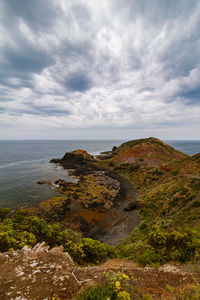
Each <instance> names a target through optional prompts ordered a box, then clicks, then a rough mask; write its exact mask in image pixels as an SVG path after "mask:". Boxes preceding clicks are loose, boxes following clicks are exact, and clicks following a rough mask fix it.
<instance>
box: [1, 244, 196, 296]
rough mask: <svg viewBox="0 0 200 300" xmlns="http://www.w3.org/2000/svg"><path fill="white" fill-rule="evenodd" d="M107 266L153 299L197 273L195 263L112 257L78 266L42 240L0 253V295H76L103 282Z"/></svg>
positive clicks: (165, 294) (168, 294) (164, 294)
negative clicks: (142, 263)
mask: <svg viewBox="0 0 200 300" xmlns="http://www.w3.org/2000/svg"><path fill="white" fill-rule="evenodd" d="M109 270H112V271H116V272H117V271H123V272H124V273H125V274H127V275H128V276H129V277H134V278H135V279H136V280H137V285H138V286H139V287H140V288H141V289H142V290H143V291H144V292H146V293H149V294H150V295H151V296H152V297H153V298H154V299H174V298H173V297H172V296H171V295H170V292H169V291H168V289H167V288H166V286H167V285H169V286H171V287H175V288H183V287H186V286H188V285H191V284H192V283H193V282H194V278H196V279H197V280H198V281H199V280H200V276H199V274H198V272H195V270H194V266H192V265H190V266H188V267H187V266H186V267H184V266H183V267H181V266H173V265H170V264H169V265H165V266H163V267H162V268H160V269H158V270H156V269H154V268H139V267H138V266H137V265H136V264H135V263H134V262H132V261H128V260H122V259H112V260H108V261H107V262H105V263H103V264H101V265H97V266H90V267H77V266H75V265H74V263H73V261H72V259H71V257H70V256H69V255H68V253H64V252H63V251H62V248H61V247H59V248H54V249H51V250H49V249H48V247H45V246H44V244H38V245H36V246H35V247H34V248H33V249H32V250H31V249H28V247H25V248H23V249H22V250H18V251H13V252H10V253H9V252H6V253H1V254H0V299H1V300H4V299H5V300H7V299H9V300H11V299H16V300H25V299H27V300H28V299H31V300H32V299H41V300H42V299H52V297H54V296H59V297H60V299H75V297H76V294H77V293H78V292H79V291H81V290H83V289H84V288H85V287H86V286H87V285H96V284H99V283H101V282H102V277H103V273H104V272H105V271H106V272H108V271H109Z"/></svg>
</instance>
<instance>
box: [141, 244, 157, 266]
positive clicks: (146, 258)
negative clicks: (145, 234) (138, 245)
mask: <svg viewBox="0 0 200 300" xmlns="http://www.w3.org/2000/svg"><path fill="white" fill-rule="evenodd" d="M137 261H138V263H139V264H141V265H143V266H146V265H148V266H155V263H156V262H158V261H159V258H158V255H157V253H156V251H155V250H154V249H153V248H150V247H149V248H148V249H146V250H145V251H144V253H143V254H142V255H140V256H139V257H138V259H137Z"/></svg>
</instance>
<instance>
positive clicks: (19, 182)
mask: <svg viewBox="0 0 200 300" xmlns="http://www.w3.org/2000/svg"><path fill="white" fill-rule="evenodd" d="M166 142H167V143H168V144H170V145H171V146H173V147H174V148H176V149H178V150H180V151H182V152H185V153H187V154H189V155H193V154H196V153H199V152H200V141H166ZM121 143H122V141H119V140H118V141H0V207H10V208H17V207H22V206H33V205H36V204H37V203H39V202H40V201H42V200H45V199H48V198H50V197H52V196H54V195H56V191H55V190H54V189H53V188H52V186H48V185H38V184H37V181H43V180H48V181H51V182H53V181H55V180H56V179H58V178H62V179H65V180H72V178H71V177H70V176H69V175H68V173H67V171H66V170H63V169H62V167H58V166H56V165H54V164H50V163H49V161H50V159H52V158H56V157H58V158H60V157H62V156H63V155H64V154H65V152H68V151H72V150H75V149H78V148H83V149H85V150H87V151H88V152H89V153H91V154H93V155H96V154H98V153H99V152H101V151H106V150H111V149H112V147H113V146H114V145H116V146H119V145H120V144H121Z"/></svg>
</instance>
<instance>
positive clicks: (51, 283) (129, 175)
mask: <svg viewBox="0 0 200 300" xmlns="http://www.w3.org/2000/svg"><path fill="white" fill-rule="evenodd" d="M51 163H55V164H59V165H61V166H62V167H63V168H64V169H66V170H67V171H68V172H69V174H70V175H71V176H74V178H75V180H74V182H66V181H64V180H61V179H59V178H58V179H57V180H56V181H55V182H53V183H50V182H48V181H46V182H38V184H44V183H46V184H49V185H50V184H51V185H53V186H54V188H56V190H57V192H58V194H59V195H58V196H56V197H53V198H51V199H48V200H45V201H43V202H41V203H40V204H39V206H38V207H37V208H30V209H27V210H22V211H19V212H16V214H15V215H14V216H12V215H11V216H10V217H9V212H8V211H7V212H6V211H2V212H1V211H0V220H1V227H0V229H1V231H0V241H1V243H0V249H1V251H2V252H4V253H2V254H1V255H0V264H1V266H2V270H3V271H2V272H1V274H0V283H1V290H0V296H1V297H2V299H4V298H5V299H59V300H60V299H75V297H76V295H77V293H78V291H81V290H83V289H84V288H85V287H86V286H88V285H92V286H96V285H101V286H102V285H104V284H105V279H104V272H105V271H106V272H110V271H112V272H115V274H117V272H119V271H120V272H122V273H120V274H121V275H120V276H121V277H120V278H122V277H123V276H124V278H129V279H128V280H129V285H130V284H132V285H136V288H135V289H134V292H133V291H132V292H131V290H130V289H129V290H128V289H127V290H126V292H125V291H123V289H122V287H121V290H120V289H119V290H118V291H117V292H116V288H115V291H114V293H115V295H116V297H118V295H119V294H118V293H119V292H120V291H122V293H123V292H124V293H126V296H127V293H129V295H131V296H130V297H129V298H125V299H200V289H199V284H200V283H199V282H200V278H199V270H200V217H199V216H200V154H196V155H194V156H188V155H186V154H184V153H182V152H180V151H177V150H176V149H174V148H172V147H170V146H169V145H167V144H166V143H164V142H162V141H160V140H158V139H155V138H148V139H139V140H134V141H129V142H127V143H123V144H122V145H121V146H119V147H113V149H112V150H111V151H107V152H104V153H101V154H100V155H98V156H97V157H93V156H92V155H90V154H89V153H87V152H86V151H85V150H82V149H78V150H74V151H72V152H68V153H66V154H65V155H64V156H63V158H57V159H52V160H51ZM7 215H8V217H7ZM55 223H57V224H55ZM77 232H78V234H77ZM97 240H98V241H97ZM42 241H45V245H44V243H43V244H37V243H41V242H42ZM99 241H100V242H101V243H100V242H99ZM102 242H104V243H106V244H102ZM36 244H37V245H36ZM46 244H48V245H49V246H50V247H51V248H50V249H49V248H48V247H46ZM108 244H110V245H114V247H111V246H109V245H108ZM24 245H29V247H33V249H32V250H31V249H29V248H28V247H26V246H25V247H24ZM35 245H36V246H35ZM59 245H62V247H59V248H58V247H56V248H53V247H55V246H59ZM20 248H22V249H21V250H17V249H20ZM9 249H10V252H6V251H8V250H9ZM63 251H65V252H63ZM67 252H69V253H70V255H71V256H72V257H73V260H74V261H75V263H74V262H73V260H72V259H71V257H70V255H69V254H68V253H67ZM108 258H111V259H109V260H108ZM105 260H107V261H106V262H104V263H103V264H102V262H103V261H105ZM100 262H101V265H96V264H99V263H100ZM88 263H89V264H90V263H92V264H95V266H94V265H93V266H84V264H88ZM77 264H79V266H77ZM80 265H82V266H80ZM123 274H124V275H123ZM114 276H117V275H114ZM127 276H128V277H127ZM132 276H133V277H134V281H131V280H132V279H131V278H132ZM115 278H117V277H115ZM120 280H121V279H120ZM126 280H127V279H126ZM130 282H131V283H130ZM134 282H135V283H134ZM115 284H117V285H118V286H119V285H120V284H123V281H118V280H117V279H116V280H115ZM138 288H139V289H141V290H142V291H144V292H145V293H146V292H147V293H148V294H150V295H151V296H152V297H153V298H150V296H148V297H149V298H148V297H147V298H145V297H146V296H144V297H143V296H142V294H141V293H140V292H138ZM93 292H94V291H93ZM93 292H92V293H93ZM131 293H132V294H131ZM124 295H125V294H124ZM3 297H4V298H3ZM20 297H21V298H20ZM53 297H54V298H53ZM55 297H57V298H55ZM127 297H128V296H127ZM181 297H182V298H181ZM192 297H193V298H192ZM78 299H90V298H78ZM92 299H93V298H92ZM101 299H102V298H101ZM113 299H118V298H113ZM120 299H121V298H120ZM122 299H124V298H122Z"/></svg>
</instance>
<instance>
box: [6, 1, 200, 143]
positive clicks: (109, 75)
mask: <svg viewBox="0 0 200 300" xmlns="http://www.w3.org/2000/svg"><path fill="white" fill-rule="evenodd" d="M20 1H21V0H20ZM20 1H19V2H20ZM48 3H49V7H50V8H48V9H49V11H50V12H49V18H48V12H47V14H46V15H45V16H46V19H44V20H43V22H42V24H40V22H39V20H40V18H39V16H38V18H37V19H34V18H33V19H31V20H30V19H28V17H27V18H26V9H25V8H23V7H22V10H23V9H24V11H23V14H21V15H20V13H19V11H18V12H16V13H15V10H14V12H13V14H14V17H13V23H12V20H10V19H9V15H8V12H9V9H11V8H10V7H9V6H8V7H7V6H6V4H5V5H4V6H3V5H1V6H2V11H3V13H2V12H1V14H2V16H3V14H4V16H3V17H2V18H1V19H2V21H1V24H0V31H1V32H2V33H3V34H2V35H1V41H2V48H1V49H0V64H2V69H1V70H2V71H1V73H0V76H1V77H0V78H1V85H0V89H1V93H2V96H1V100H0V101H1V103H0V107H1V108H2V111H1V110H0V112H1V115H0V116H1V118H0V122H1V123H0V124H2V126H3V128H4V130H5V132H7V134H8V135H9V136H10V137H11V138H12V137H13V134H12V130H13V131H14V130H16V131H18V132H19V130H20V129H22V128H23V127H24V128H27V131H26V130H23V132H24V137H25V138H26V136H27V132H28V131H29V135H28V136H29V137H30V134H33V135H34V136H37V134H38V136H40V134H41V132H39V131H41V128H42V130H44V133H45V134H46V136H47V137H48V136H51V132H52V129H55V130H62V132H63V135H64V132H65V130H66V132H67V130H68V129H69V128H71V129H77V130H78V129H80V130H82V129H83V128H85V130H86V132H88V135H90V134H91V133H92V132H98V130H99V128H102V129H104V130H107V137H112V136H113V134H111V133H110V132H111V131H112V132H113V130H116V132H117V131H118V132H124V133H125V131H126V132H131V130H136V131H138V132H139V131H140V130H144V132H145V130H146V134H149V131H150V130H152V134H150V135H153V133H154V132H155V133H156V132H162V130H163V138H166V137H170V136H171V128H172V127H174V128H177V132H179V131H178V128H185V126H187V124H190V126H191V128H193V129H194V132H196V128H199V127H200V120H199V116H200V105H199V98H198V97H199V96H200V84H199V82H200V80H199V79H200V57H199V53H198V50H197V49H199V46H200V45H199V44H200V30H199V28H200V27H199V24H200V17H199V12H200V6H199V3H198V1H194V2H193V4H190V5H189V4H188V5H183V4H184V1H183V2H180V4H179V5H178V4H177V3H174V4H171V3H172V2H171V1H170V4H169V7H167V6H165V5H166V3H164V2H163V4H161V3H160V2H159V1H155V2H154V3H153V4H151V5H150V4H149V2H146V1H141V2H140V4H138V2H137V1H133V2H129V1H125V0H124V1H123V0H119V1H114V0H113V1H102V2H99V1H92V0H88V1H81V0H80V1H78V0H76V1H62V0H57V1H55V0H54V1H53V0H52V1H49V2H48ZM36 4H37V5H38V6H40V5H41V4H40V2H37V1H36ZM36 4H35V5H36ZM143 4H144V5H143ZM145 4H146V6H145ZM29 5H30V4H29ZM54 10H55V16H54V17H52V11H54ZM38 11H39V12H40V10H38ZM41 11H42V10H41ZM179 11H181V12H179ZM6 13H7V18H6V17H5V15H6ZM41 13H42V14H43V13H44V12H43V11H42V12H41ZM35 18H36V17H35ZM9 21H10V23H9ZM45 22H46V23H45ZM45 24H47V25H45ZM197 46H198V48H197ZM6 126H7V127H6ZM120 128H121V129H122V130H123V131H121V129H120ZM166 132H168V133H166ZM174 132H176V130H175V131H174ZM183 132H184V129H183ZM120 134H122V133H120ZM166 134H167V135H168V136H166ZM80 135H81V134H80ZM2 137H4V134H2ZM119 137H120V138H123V135H121V136H119ZM177 137H178V136H177ZM188 137H190V136H188ZM66 138H67V137H66ZM186 138H187V137H186Z"/></svg>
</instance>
